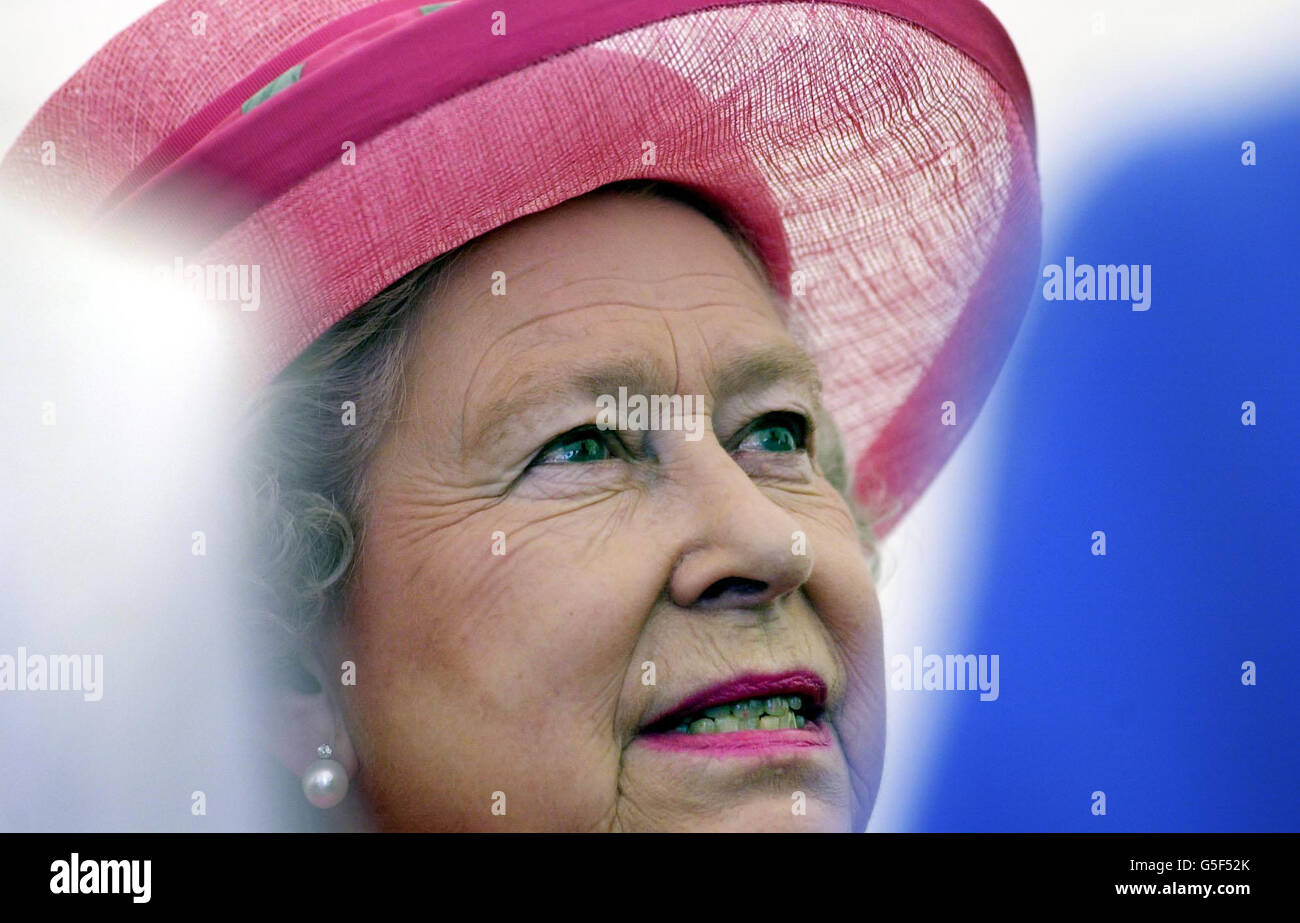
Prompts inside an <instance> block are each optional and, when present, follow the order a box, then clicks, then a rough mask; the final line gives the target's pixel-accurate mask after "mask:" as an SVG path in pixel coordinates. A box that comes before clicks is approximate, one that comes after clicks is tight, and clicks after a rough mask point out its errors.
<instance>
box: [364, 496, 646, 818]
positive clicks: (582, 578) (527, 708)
mask: <svg viewBox="0 0 1300 923" xmlns="http://www.w3.org/2000/svg"><path fill="white" fill-rule="evenodd" d="M618 505H619V504H618V502H617V501H611V502H610V503H609V504H608V509H606V510H602V511H600V513H599V514H597V513H596V511H595V510H594V509H593V510H590V511H585V512H580V513H575V514H574V515H572V516H568V517H564V518H563V520H562V521H559V520H556V519H539V518H536V517H534V518H531V519H528V520H524V519H523V518H522V517H521V516H519V515H517V514H516V515H514V516H513V517H512V516H511V511H510V510H508V509H507V508H506V507H505V506H504V505H499V506H497V507H495V508H494V509H492V510H491V511H486V512H483V513H480V514H477V515H474V516H470V517H468V518H467V519H465V520H464V521H462V522H459V523H457V524H455V525H453V526H448V527H446V528H443V529H440V530H438V531H437V532H435V533H431V534H424V535H422V536H420V537H419V538H416V539H414V540H413V539H412V537H411V535H410V530H409V529H403V530H387V531H386V530H385V529H384V528H383V527H382V526H378V527H375V528H372V529H371V531H370V532H369V533H368V535H367V536H366V538H365V542H366V545H365V547H364V548H363V550H362V556H361V560H360V562H359V565H360V580H359V585H358V589H357V592H356V593H355V594H354V596H353V599H352V608H351V612H350V619H349V621H350V625H351V631H350V633H349V636H350V641H351V644H352V646H353V650H354V652H355V658H356V660H357V663H358V677H359V678H358V688H357V689H356V690H355V692H354V693H353V697H354V702H355V703H356V705H357V710H358V714H357V718H358V723H359V725H361V726H360V727H359V728H358V731H359V736H360V737H361V738H362V740H363V741H364V743H363V744H362V745H361V746H360V748H359V749H360V750H361V751H362V754H363V758H365V756H366V754H367V753H368V754H369V757H370V761H371V762H373V763H375V764H377V765H381V766H384V767H385V769H386V770H388V771H391V772H392V773H393V774H394V776H397V775H398V774H401V773H407V774H409V777H410V778H414V779H417V780H418V779H419V778H420V777H422V776H438V777H440V778H438V779H437V781H436V784H434V783H433V781H432V780H430V784H428V785H427V786H426V788H427V792H428V794H429V797H431V798H432V797H437V798H439V799H441V800H443V801H444V802H445V801H446V798H447V795H448V794H449V793H450V792H449V789H456V788H460V789H468V790H471V792H472V791H476V790H477V789H481V788H483V786H484V785H485V784H486V782H485V779H488V778H492V779H496V780H497V782H496V783H494V786H495V787H494V788H493V789H492V790H502V791H507V790H508V792H513V793H514V798H513V799H512V800H511V807H510V812H509V816H510V817H512V819H513V820H512V823H511V826H513V825H514V824H515V823H518V824H519V825H521V826H525V827H526V826H529V825H531V824H533V823H537V824H543V823H551V824H552V825H554V823H555V818H557V817H560V818H563V822H564V823H565V824H572V823H575V822H577V823H580V824H581V823H582V821H578V820H577V819H579V818H585V819H586V822H587V823H589V824H590V825H593V826H598V825H599V823H600V821H599V819H598V818H600V817H602V816H604V814H605V813H606V812H608V813H610V814H611V815H612V804H613V799H614V797H615V794H616V790H617V786H616V780H617V773H618V766H619V759H620V757H621V747H622V743H623V741H622V740H621V735H620V732H619V725H620V718H619V714H618V707H619V703H620V690H621V689H622V688H623V687H624V684H625V679H626V677H627V675H628V672H629V670H630V669H632V667H633V666H634V665H633V664H631V659H632V652H633V650H634V649H635V647H636V643H637V639H638V637H639V635H640V632H641V629H642V626H643V624H644V620H645V618H646V615H647V613H648V612H649V609H650V606H651V605H652V603H653V601H654V600H655V599H656V598H657V595H658V591H659V589H660V588H661V586H662V583H663V575H662V574H661V573H660V574H657V575H653V576H652V575H651V573H650V571H651V570H653V568H648V567H647V564H646V555H645V549H644V543H643V542H638V541H634V540H633V537H634V536H636V530H635V529H631V528H629V527H628V523H627V522H626V521H623V520H621V521H620V522H619V523H617V526H618V528H614V526H615V525H616V524H615V523H613V522H611V521H610V518H609V517H610V515H621V516H627V515H629V514H630V510H623V511H621V514H620V511H619V510H617V509H616V507H617V506H618ZM579 520H586V521H585V522H580V521H579ZM379 521H380V517H378V516H377V517H376V522H379ZM494 533H497V534H494ZM399 534H400V537H399ZM494 552H495V553H494ZM367 677H368V678H369V681H368V682H363V680H365V679H366V678H367ZM364 768H365V767H363V769H364ZM579 778H582V779H586V780H587V781H586V782H585V783H584V784H583V785H580V786H579V785H575V780H576V779H579ZM382 784H384V785H385V786H387V784H388V783H387V782H383V783H382ZM412 785H413V783H412V782H410V781H409V780H408V781H406V782H403V783H402V786H403V797H404V798H406V799H407V800H408V804H407V805H405V806H403V807H401V808H400V812H401V815H402V816H403V817H404V818H408V817H412V816H415V814H416V813H417V812H413V811H411V810H410V804H409V800H410V799H411V797H412V795H413V791H412ZM415 790H416V791H418V790H420V786H419V784H418V782H417V783H415ZM384 796H385V793H383V792H380V793H377V797H379V798H380V799H382V798H383V797H384ZM420 797H421V796H420V795H415V799H416V800H418V799H419V798H420ZM462 797H463V798H468V799H469V802H470V803H471V804H474V805H475V806H476V807H475V809H474V812H472V813H471V817H470V819H469V821H467V822H466V823H467V824H468V825H469V826H470V827H473V828H474V829H477V827H475V826H474V824H473V818H474V817H475V816H477V804H478V802H479V801H482V800H483V798H476V797H474V796H473V795H472V794H466V795H464V796H462ZM440 810H443V812H444V815H443V816H442V817H440V819H439V820H438V821H436V823H445V811H446V808H445V807H443V808H441V809H440ZM543 817H545V818H547V820H546V821H545V822H544V821H543V820H542V818H543Z"/></svg>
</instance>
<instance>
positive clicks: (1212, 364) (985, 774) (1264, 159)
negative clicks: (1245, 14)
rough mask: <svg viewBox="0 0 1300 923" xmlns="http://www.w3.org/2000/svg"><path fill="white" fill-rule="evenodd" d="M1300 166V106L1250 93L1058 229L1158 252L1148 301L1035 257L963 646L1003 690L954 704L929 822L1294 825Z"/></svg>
mask: <svg viewBox="0 0 1300 923" xmlns="http://www.w3.org/2000/svg"><path fill="white" fill-rule="evenodd" d="M1291 98H1292V99H1297V100H1300V93H1297V94H1293V95H1291ZM1245 140H1251V141H1254V142H1255V143H1256V145H1257V151H1256V158H1257V164H1256V165H1255V166H1243V165H1242V164H1241V145H1242V142H1243V141H1245ZM1298 173H1300V105H1291V106H1289V107H1286V108H1284V109H1281V110H1279V111H1274V112H1271V113H1261V112H1243V113H1242V114H1241V116H1240V117H1239V118H1235V119H1232V120H1228V121H1224V122H1221V123H1219V124H1216V125H1214V126H1202V127H1200V128H1198V129H1197V130H1196V133H1195V134H1194V135H1189V136H1183V137H1169V138H1163V139H1158V140H1153V141H1152V143H1151V144H1150V145H1149V146H1147V147H1145V148H1144V149H1142V150H1138V151H1134V152H1132V154H1131V156H1129V157H1127V158H1125V159H1124V160H1123V162H1122V163H1121V165H1120V166H1119V167H1118V168H1117V169H1115V170H1113V171H1112V172H1111V173H1109V174H1108V175H1107V176H1106V177H1105V178H1103V180H1102V181H1101V182H1100V183H1099V185H1098V186H1097V187H1096V189H1095V191H1094V193H1093V194H1092V195H1091V196H1090V197H1089V198H1087V199H1086V200H1085V201H1084V203H1083V205H1082V207H1081V208H1080V209H1079V212H1078V214H1076V215H1075V216H1074V217H1073V219H1072V220H1070V221H1069V222H1068V223H1067V226H1066V227H1065V228H1064V229H1063V231H1062V232H1058V233H1056V234H1049V236H1048V238H1047V239H1046V240H1045V242H1044V248H1043V254H1042V262H1043V263H1044V264H1049V263H1058V264H1062V265H1063V264H1064V262H1065V258H1066V256H1073V257H1074V258H1075V261H1076V263H1088V264H1102V263H1150V264H1151V265H1152V295H1151V298H1152V300H1151V308H1150V310H1149V311H1147V312H1145V313H1141V312H1134V311H1132V310H1130V308H1129V305H1128V304H1127V303H1120V302H1088V301H1051V302H1048V301H1044V300H1043V298H1042V284H1041V278H1040V282H1039V288H1038V293H1037V296H1036V298H1035V300H1034V302H1033V303H1032V304H1031V306H1030V310H1029V315H1028V317H1027V319H1026V325H1025V327H1024V328H1023V329H1022V331H1021V334H1020V337H1019V339H1018V340H1017V341H1016V344H1015V347H1014V349H1013V351H1012V358H1011V361H1010V362H1009V364H1008V366H1007V367H1006V368H1005V369H1004V371H1003V376H1004V377H1003V379H1002V380H1000V381H999V384H998V388H999V390H1001V389H1005V393H1004V394H1002V395H1001V396H1000V402H1001V403H1000V406H1001V409H1002V411H1003V413H1004V418H1005V420H1006V423H1007V426H1006V429H1005V430H1002V431H1001V432H1000V434H999V442H1000V444H1001V445H1002V446H1003V448H1002V457H1001V458H1000V459H999V461H998V467H997V470H995V471H994V472H992V483H993V484H995V485H996V495H995V497H994V502H993V503H992V509H993V510H994V515H993V517H992V519H991V520H989V521H986V522H985V523H982V525H983V526H984V527H986V528H985V529H984V530H983V534H979V533H976V539H977V540H978V541H980V542H982V546H981V550H982V552H983V553H984V560H985V561H986V562H987V563H986V565H985V566H984V567H983V574H982V577H981V579H980V581H979V587H978V590H979V591H978V593H977V594H976V595H975V598H974V600H973V603H972V605H973V606H974V609H973V611H972V612H971V630H972V636H971V638H970V640H969V642H968V643H967V644H966V646H965V647H964V650H965V651H969V652H974V653H997V654H999V655H1000V666H1001V677H1000V678H1001V695H1000V698H999V699H998V700H997V701H995V702H980V701H979V699H978V697H977V696H973V695H968V696H960V697H953V698H951V699H948V701H947V702H946V703H945V707H951V709H952V711H951V713H950V717H951V719H952V720H951V724H950V727H949V730H948V731H947V733H946V736H945V738H944V743H943V744H942V746H941V749H940V763H939V764H938V765H937V766H936V774H935V776H934V781H933V784H932V786H931V787H930V789H929V790H928V793H927V797H926V798H925V799H924V803H923V804H922V805H921V806H920V810H919V813H918V815H917V818H916V823H915V825H914V827H913V829H918V830H925V831H944V830H955V831H976V830H991V831H1007V830H1035V831H1037V830H1046V831H1053V830H1062V831H1234V830H1242V831H1259V830H1300V794H1298V793H1297V785H1298V784H1300V772H1297V769H1298V767H1300V734H1298V732H1297V711H1298V707H1297V702H1298V701H1300V695H1298V692H1300V682H1298V681H1297V675H1298V670H1300V631H1298V630H1297V616H1298V615H1300V605H1298V601H1300V553H1298V551H1300V540H1298V538H1297V536H1298V535H1300V488H1298V487H1297V475H1298V474H1300V472H1298V471H1297V468H1298V465H1297V459H1298V458H1300V425H1298V423H1297V417H1298V416H1300V382H1298V374H1297V373H1298V366H1300V363H1297V356H1298V355H1300V285H1298V284H1297V274H1298V273H1300V268H1298V267H1300V253H1298V252H1297V251H1300V233H1297V228H1298V226H1300V225H1298V221H1297V215H1298V213H1300V177H1298ZM1246 400H1251V401H1254V402H1255V404H1256V408H1257V425H1255V426H1253V427H1248V426H1243V425H1242V423H1241V415H1242V410H1241V404H1242V402H1243V401H1246ZM1094 530H1104V531H1105V533H1106V540H1107V554H1106V556H1105V557H1094V556H1093V555H1092V553H1091V545H1092V540H1091V538H1090V536H1091V534H1092V532H1093V531H1094ZM1245 660H1253V661H1255V663H1256V664H1257V683H1258V685H1256V686H1253V687H1248V686H1243V685H1242V683H1241V672H1242V671H1241V664H1242V662H1243V661H1245ZM945 698H947V697H945ZM1095 790H1102V791H1104V792H1105V793H1106V799H1107V805H1106V807H1107V813H1106V815H1105V816H1104V817H1098V816H1094V815H1093V814H1092V813H1091V810H1090V809H1091V804H1092V802H1091V798H1090V795H1091V793H1092V792H1093V791H1095Z"/></svg>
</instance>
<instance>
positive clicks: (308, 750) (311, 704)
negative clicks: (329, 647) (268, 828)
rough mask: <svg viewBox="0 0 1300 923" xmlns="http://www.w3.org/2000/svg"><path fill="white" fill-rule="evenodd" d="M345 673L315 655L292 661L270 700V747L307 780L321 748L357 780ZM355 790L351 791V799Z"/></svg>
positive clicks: (350, 789)
mask: <svg viewBox="0 0 1300 923" xmlns="http://www.w3.org/2000/svg"><path fill="white" fill-rule="evenodd" d="M338 693H339V674H338V673H337V672H335V671H333V670H328V669H327V668H326V667H325V665H324V664H323V663H322V662H321V660H320V658H319V656H318V655H317V654H315V653H312V654H301V655H299V656H298V657H297V658H295V659H294V660H293V661H291V662H290V661H286V662H285V664H284V669H283V671H282V673H281V676H280V677H279V678H278V681H277V683H276V685H275V688H274V689H273V690H272V692H271V695H270V703H269V704H270V709H269V715H268V727H267V737H268V741H267V743H268V747H269V749H270V751H271V753H272V754H274V756H275V757H276V759H277V760H278V761H279V762H280V764H281V765H282V766H284V767H285V768H286V769H287V770H289V772H291V773H293V774H294V775H295V776H298V777H301V776H302V774H303V773H305V772H306V771H307V768H308V767H309V766H310V765H311V764H312V763H313V762H315V761H316V760H318V759H320V757H319V755H317V753H316V749H317V748H318V747H320V746H321V745H322V744H329V745H330V746H331V747H332V748H333V750H334V755H333V756H332V757H331V758H332V759H334V760H336V761H338V762H339V763H340V764H342V766H343V769H344V771H346V772H347V774H348V779H349V780H353V781H355V779H356V776H357V769H358V763H357V754H356V750H355V749H354V748H353V746H352V738H351V737H349V736H348V730H347V725H346V724H345V723H344V720H343V710H342V703H341V698H340V696H339V694H338ZM354 791H355V786H351V785H350V786H349V789H348V798H349V799H351V798H352V796H353V792H354Z"/></svg>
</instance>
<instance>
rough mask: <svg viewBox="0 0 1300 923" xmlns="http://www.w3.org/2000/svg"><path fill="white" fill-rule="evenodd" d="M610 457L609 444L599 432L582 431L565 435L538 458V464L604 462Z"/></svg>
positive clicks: (592, 430)
mask: <svg viewBox="0 0 1300 923" xmlns="http://www.w3.org/2000/svg"><path fill="white" fill-rule="evenodd" d="M610 457H611V456H610V452H609V444H608V443H606V442H605V440H604V438H603V436H602V435H601V433H600V431H599V430H595V429H581V430H574V431H573V432H571V433H565V434H564V435H563V436H561V437H560V438H559V439H556V440H555V441H554V442H552V443H551V444H550V445H549V446H547V447H546V448H545V449H543V450H542V451H541V454H539V455H538V456H537V461H536V464H539V465H556V464H559V465H563V464H569V463H571V462H574V463H582V462H594V461H604V460H605V459H607V458H610Z"/></svg>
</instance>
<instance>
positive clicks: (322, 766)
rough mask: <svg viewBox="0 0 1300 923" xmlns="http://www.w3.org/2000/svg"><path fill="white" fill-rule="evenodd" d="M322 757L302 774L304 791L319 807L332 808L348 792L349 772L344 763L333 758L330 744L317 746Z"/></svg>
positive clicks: (317, 750)
mask: <svg viewBox="0 0 1300 923" xmlns="http://www.w3.org/2000/svg"><path fill="white" fill-rule="evenodd" d="M316 754H317V755H318V756H319V757H320V759H319V760H317V761H316V762H315V763H312V764H311V766H309V767H308V768H307V771H306V772H305V773H303V774H302V793H303V794H304V795H306V796H307V800H308V801H310V802H311V803H312V804H314V805H316V807H318V808H332V807H334V805H336V804H338V803H339V802H340V801H342V800H343V796H344V795H346V794H347V793H348V774H347V770H345V769H344V768H343V766H342V764H340V763H338V762H337V761H335V760H333V759H331V758H330V757H332V756H333V755H334V749H333V748H332V747H330V745H329V744H325V745H324V746H321V747H317V748H316Z"/></svg>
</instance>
